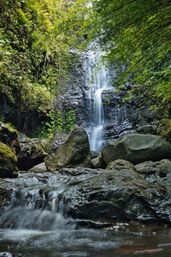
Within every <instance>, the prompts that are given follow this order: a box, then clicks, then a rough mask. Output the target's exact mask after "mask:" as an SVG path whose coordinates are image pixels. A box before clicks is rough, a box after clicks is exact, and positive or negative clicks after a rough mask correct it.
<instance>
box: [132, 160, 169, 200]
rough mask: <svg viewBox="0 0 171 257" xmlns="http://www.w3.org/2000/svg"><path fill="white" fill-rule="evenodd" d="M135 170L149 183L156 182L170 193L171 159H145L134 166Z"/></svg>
mask: <svg viewBox="0 0 171 257" xmlns="http://www.w3.org/2000/svg"><path fill="white" fill-rule="evenodd" d="M135 168H136V170H137V171H138V172H139V173H141V174H142V175H143V177H144V178H145V179H146V180H147V181H148V182H149V183H151V184H154V183H158V184H160V185H161V186H162V187H163V188H165V190H166V191H167V192H168V193H169V194H170V195H171V161H170V160H167V159H164V160H161V161H158V162H152V161H147V162H143V163H140V164H138V165H136V166H135Z"/></svg>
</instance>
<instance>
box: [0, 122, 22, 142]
mask: <svg viewBox="0 0 171 257" xmlns="http://www.w3.org/2000/svg"><path fill="white" fill-rule="evenodd" d="M17 137H18V132H17V130H15V129H14V128H13V127H12V126H11V125H10V124H9V123H6V124H4V123H0V141H1V142H3V143H4V144H7V145H9V146H11V145H12V144H13V143H12V142H13V141H14V140H16V139H17Z"/></svg>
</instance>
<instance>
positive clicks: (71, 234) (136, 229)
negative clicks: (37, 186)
mask: <svg viewBox="0 0 171 257" xmlns="http://www.w3.org/2000/svg"><path fill="white" fill-rule="evenodd" d="M0 251H1V252H3V251H8V252H11V253H12V254H13V255H14V256H19V255H20V254H21V255H22V256H25V257H47V256H48V257H115V256H116V257H124V256H125V257H131V256H142V257H143V256H155V257H169V256H171V228H169V227H166V226H151V225H138V224H134V225H133V224H122V223H117V224H116V225H115V226H113V227H112V228H110V229H109V228H108V229H99V230H95V229H83V228H79V229H76V228H72V227H70V228H69V227H68V228H66V229H63V230H62V229H60V230H58V231H38V230H26V229H17V230H8V229H5V230H3V229H1V230H0Z"/></svg>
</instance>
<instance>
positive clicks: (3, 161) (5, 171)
mask: <svg viewBox="0 0 171 257" xmlns="http://www.w3.org/2000/svg"><path fill="white" fill-rule="evenodd" d="M16 167H17V157H16V155H15V154H14V152H13V151H12V150H11V149H10V148H9V147H8V146H7V145H5V144H4V143H2V142H0V177H1V178H3V177H13V176H14V173H15V171H16V170H17V168H16Z"/></svg>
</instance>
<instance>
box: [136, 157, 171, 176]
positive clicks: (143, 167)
mask: <svg viewBox="0 0 171 257" xmlns="http://www.w3.org/2000/svg"><path fill="white" fill-rule="evenodd" d="M135 168H136V170H137V171H138V172H139V173H140V174H143V175H144V174H146V175H151V174H157V175H158V176H160V177H166V176H167V174H168V173H171V161H170V160H167V159H164V160H161V161H157V162H153V161H147V162H142V163H139V164H137V165H136V166H135Z"/></svg>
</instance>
